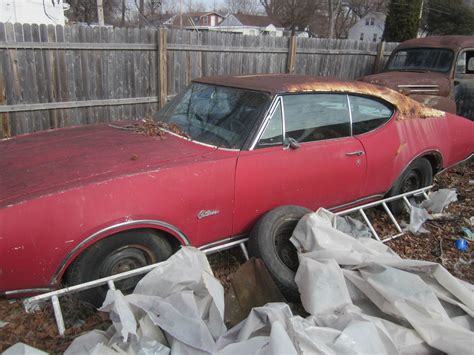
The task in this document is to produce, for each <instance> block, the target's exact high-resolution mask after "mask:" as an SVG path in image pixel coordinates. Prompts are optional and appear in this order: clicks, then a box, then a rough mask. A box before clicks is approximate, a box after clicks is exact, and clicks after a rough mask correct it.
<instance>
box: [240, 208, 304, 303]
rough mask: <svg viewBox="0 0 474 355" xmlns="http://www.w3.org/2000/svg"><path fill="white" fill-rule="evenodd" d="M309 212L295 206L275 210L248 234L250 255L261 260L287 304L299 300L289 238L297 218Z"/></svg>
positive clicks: (291, 245)
mask: <svg viewBox="0 0 474 355" xmlns="http://www.w3.org/2000/svg"><path fill="white" fill-rule="evenodd" d="M311 212H312V211H311V210H309V209H307V208H304V207H299V206H282V207H278V208H275V209H274V210H271V211H270V212H268V213H266V214H265V215H264V216H263V217H262V218H261V219H260V220H259V221H258V222H257V224H256V225H255V226H254V228H253V229H252V231H251V233H250V238H249V243H248V247H249V253H250V255H252V256H255V257H257V258H261V259H262V260H263V262H264V263H265V265H266V266H267V268H268V271H269V272H270V275H272V277H273V279H274V281H275V283H276V284H277V286H278V287H279V288H280V290H281V291H282V293H283V295H284V296H285V297H286V298H287V299H288V300H290V301H296V300H298V299H299V293H298V287H297V286H296V283H295V273H296V270H297V269H298V255H297V253H296V248H295V247H294V246H293V244H292V243H291V242H290V237H291V235H292V234H293V230H294V229H295V227H296V224H297V223H298V221H299V220H300V219H301V217H303V216H304V215H305V214H307V213H311Z"/></svg>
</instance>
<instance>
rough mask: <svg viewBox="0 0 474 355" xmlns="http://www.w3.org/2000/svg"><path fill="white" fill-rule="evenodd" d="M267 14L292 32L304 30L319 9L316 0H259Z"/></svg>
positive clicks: (318, 3) (319, 4)
mask: <svg viewBox="0 0 474 355" xmlns="http://www.w3.org/2000/svg"><path fill="white" fill-rule="evenodd" d="M260 3H261V4H262V6H263V7H264V8H265V11H266V12H267V14H268V16H270V17H271V18H274V19H276V20H278V21H279V22H280V23H281V24H282V25H283V26H284V27H285V28H288V29H289V30H291V31H292V32H294V31H296V30H304V29H306V28H307V27H308V26H309V24H310V23H311V22H312V21H313V20H314V18H315V17H316V15H317V14H318V12H319V11H320V10H321V1H318V0H260Z"/></svg>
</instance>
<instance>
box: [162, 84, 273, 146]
mask: <svg viewBox="0 0 474 355" xmlns="http://www.w3.org/2000/svg"><path fill="white" fill-rule="evenodd" d="M267 99H268V95H267V94H265V93H263V92H255V91H249V90H241V89H235V88H229V87H223V86H214V85H207V84H198V83H193V84H191V85H190V86H189V87H188V88H187V89H186V90H185V91H184V92H183V93H181V94H179V95H178V96H176V97H175V98H174V99H173V100H172V101H170V102H169V103H168V104H167V105H166V106H165V107H164V108H163V109H162V110H160V111H159V112H158V114H157V120H158V121H159V122H162V123H164V124H165V125H166V126H168V127H173V128H175V129H173V131H174V132H175V133H178V134H180V135H183V136H185V137H188V138H190V139H192V140H195V141H198V142H201V143H206V144H210V145H214V146H217V147H224V148H234V149H235V148H237V149H241V148H242V146H243V144H244V142H245V140H246V139H247V137H248V135H249V133H250V131H251V130H252V128H253V127H254V125H255V123H256V121H257V119H258V117H259V116H260V113H261V112H262V110H263V108H264V106H265V102H266V101H267ZM176 128H178V129H176Z"/></svg>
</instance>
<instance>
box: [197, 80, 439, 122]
mask: <svg viewBox="0 0 474 355" xmlns="http://www.w3.org/2000/svg"><path fill="white" fill-rule="evenodd" d="M193 82H196V83H202V84H209V85H218V86H226V87H233V88H239V89H246V90H255V91H263V92H267V93H270V94H272V95H275V94H284V93H315V92H332V93H353V94H358V95H368V96H372V97H375V98H379V99H382V100H384V101H387V102H389V103H391V104H392V105H394V106H395V107H396V108H397V109H398V111H399V115H398V119H408V118H428V117H442V116H444V115H445V114H444V112H442V111H439V110H436V109H433V108H431V107H427V106H424V105H422V104H420V103H419V102H417V101H414V100H412V99H410V98H409V97H407V96H405V95H403V94H401V93H399V92H397V91H394V90H391V89H389V88H386V87H383V86H378V85H373V84H369V83H366V82H362V81H341V80H338V79H333V78H323V77H317V76H307V75H290V74H257V75H240V76H210V77H203V78H199V79H194V80H193Z"/></svg>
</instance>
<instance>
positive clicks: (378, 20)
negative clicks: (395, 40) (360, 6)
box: [347, 12, 386, 42]
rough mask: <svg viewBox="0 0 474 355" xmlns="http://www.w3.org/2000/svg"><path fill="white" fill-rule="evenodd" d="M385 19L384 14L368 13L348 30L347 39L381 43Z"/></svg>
mask: <svg viewBox="0 0 474 355" xmlns="http://www.w3.org/2000/svg"><path fill="white" fill-rule="evenodd" d="M385 18H386V16H385V14H383V13H381V12H374V13H369V14H368V15H366V16H364V17H362V18H361V19H360V20H359V21H357V22H356V23H355V24H354V25H353V26H352V27H351V28H350V29H349V32H348V36H347V38H348V39H355V40H358V41H366V42H379V41H381V40H382V35H383V30H384V28H385Z"/></svg>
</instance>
